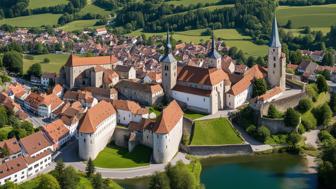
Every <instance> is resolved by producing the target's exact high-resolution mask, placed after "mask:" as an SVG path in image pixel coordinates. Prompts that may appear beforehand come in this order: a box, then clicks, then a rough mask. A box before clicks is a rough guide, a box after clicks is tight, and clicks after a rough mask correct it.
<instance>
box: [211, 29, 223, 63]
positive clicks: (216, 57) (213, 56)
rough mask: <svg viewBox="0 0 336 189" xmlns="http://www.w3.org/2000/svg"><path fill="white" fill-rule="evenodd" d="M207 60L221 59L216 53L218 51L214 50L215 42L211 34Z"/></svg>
mask: <svg viewBox="0 0 336 189" xmlns="http://www.w3.org/2000/svg"><path fill="white" fill-rule="evenodd" d="M208 57H209V58H213V59H219V58H221V55H220V54H219V53H218V51H217V50H216V42H215V35H214V33H213V32H212V44H211V51H210V52H209V54H208Z"/></svg>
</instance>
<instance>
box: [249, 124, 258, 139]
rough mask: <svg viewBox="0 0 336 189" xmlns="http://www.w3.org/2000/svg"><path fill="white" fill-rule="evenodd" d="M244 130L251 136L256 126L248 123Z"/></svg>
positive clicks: (253, 134) (254, 132) (255, 130)
mask: <svg viewBox="0 0 336 189" xmlns="http://www.w3.org/2000/svg"><path fill="white" fill-rule="evenodd" d="M246 132H247V133H248V134H249V135H251V136H255V134H256V132H257V127H256V126H255V125H250V126H248V127H247V129H246Z"/></svg>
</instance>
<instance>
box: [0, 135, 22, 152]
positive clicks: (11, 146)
mask: <svg viewBox="0 0 336 189" xmlns="http://www.w3.org/2000/svg"><path fill="white" fill-rule="evenodd" d="M0 148H6V149H7V150H8V152H9V155H12V154H16V153H19V152H20V151H21V147H20V144H19V142H18V141H17V140H16V138H11V139H8V140H4V141H1V142H0Z"/></svg>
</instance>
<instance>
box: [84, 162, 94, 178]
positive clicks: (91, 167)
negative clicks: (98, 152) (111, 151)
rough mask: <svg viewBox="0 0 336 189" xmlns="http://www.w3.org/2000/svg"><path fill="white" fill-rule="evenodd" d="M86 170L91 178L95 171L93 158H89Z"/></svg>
mask: <svg viewBox="0 0 336 189" xmlns="http://www.w3.org/2000/svg"><path fill="white" fill-rule="evenodd" d="M85 172H86V176H87V177H88V178H90V177H91V176H92V175H93V174H94V173H95V166H94V164H93V161H92V159H91V158H89V161H88V162H87V164H86V168H85Z"/></svg>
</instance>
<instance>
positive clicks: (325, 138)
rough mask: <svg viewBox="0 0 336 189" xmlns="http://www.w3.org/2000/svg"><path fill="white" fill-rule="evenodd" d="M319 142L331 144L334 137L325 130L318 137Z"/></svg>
mask: <svg viewBox="0 0 336 189" xmlns="http://www.w3.org/2000/svg"><path fill="white" fill-rule="evenodd" d="M318 137H319V139H320V141H321V142H322V143H324V144H331V143H333V142H334V140H335V139H334V137H333V136H332V135H331V134H330V133H329V132H328V131H326V130H322V131H321V132H320V133H319V135H318Z"/></svg>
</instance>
